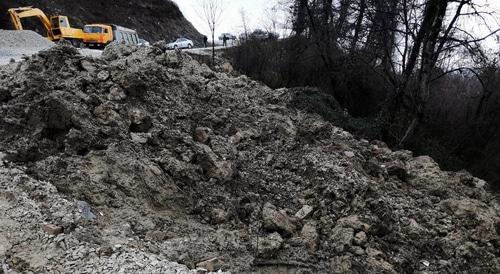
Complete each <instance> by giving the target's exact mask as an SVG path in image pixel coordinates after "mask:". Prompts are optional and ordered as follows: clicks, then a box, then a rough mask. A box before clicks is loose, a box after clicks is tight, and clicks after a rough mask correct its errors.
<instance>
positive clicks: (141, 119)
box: [128, 109, 153, 133]
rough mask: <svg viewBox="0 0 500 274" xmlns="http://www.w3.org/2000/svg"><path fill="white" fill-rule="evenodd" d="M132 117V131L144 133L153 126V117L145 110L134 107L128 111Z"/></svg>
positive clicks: (130, 117)
mask: <svg viewBox="0 0 500 274" xmlns="http://www.w3.org/2000/svg"><path fill="white" fill-rule="evenodd" d="M128 116H129V119H130V132H136V133H140V132H142V133H144V132H148V131H149V130H150V129H151V127H153V119H152V118H151V116H150V115H149V114H148V113H146V112H145V111H143V110H140V109H132V110H130V111H129V113H128Z"/></svg>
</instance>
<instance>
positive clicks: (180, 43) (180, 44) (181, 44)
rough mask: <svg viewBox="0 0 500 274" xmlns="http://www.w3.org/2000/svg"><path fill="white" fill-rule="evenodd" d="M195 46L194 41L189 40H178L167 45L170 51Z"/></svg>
mask: <svg viewBox="0 0 500 274" xmlns="http://www.w3.org/2000/svg"><path fill="white" fill-rule="evenodd" d="M193 45H194V43H193V41H191V40H189V39H187V38H177V40H175V42H172V43H169V44H167V48H168V49H190V48H192V47H193Z"/></svg>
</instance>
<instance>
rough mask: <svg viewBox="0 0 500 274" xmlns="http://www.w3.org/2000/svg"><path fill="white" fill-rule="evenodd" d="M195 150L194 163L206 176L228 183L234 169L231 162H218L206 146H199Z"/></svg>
mask: <svg viewBox="0 0 500 274" xmlns="http://www.w3.org/2000/svg"><path fill="white" fill-rule="evenodd" d="M197 150H198V152H197V153H196V155H195V158H196V162H197V163H198V164H199V165H200V166H201V168H202V169H203V171H204V172H205V175H206V176H208V177H209V178H214V179H218V180H221V181H229V180H231V179H232V178H233V175H234V169H233V164H232V162H230V161H224V160H220V159H219V157H218V156H217V155H216V154H215V153H214V152H213V151H212V149H211V148H210V147H209V146H207V145H203V144H200V145H199V146H197Z"/></svg>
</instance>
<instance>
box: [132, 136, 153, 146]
mask: <svg viewBox="0 0 500 274" xmlns="http://www.w3.org/2000/svg"><path fill="white" fill-rule="evenodd" d="M130 138H132V142H134V143H137V144H147V143H148V140H149V139H150V138H151V133H130Z"/></svg>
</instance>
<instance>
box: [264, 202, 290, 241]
mask: <svg viewBox="0 0 500 274" xmlns="http://www.w3.org/2000/svg"><path fill="white" fill-rule="evenodd" d="M262 219H263V221H264V224H263V226H264V228H265V229H267V230H269V231H276V232H280V233H282V234H283V235H284V236H291V235H292V234H293V233H294V232H295V230H296V229H297V227H296V226H295V224H293V222H292V220H291V219H290V217H288V215H287V214H286V212H285V211H283V210H277V209H276V207H275V206H274V205H272V204H271V203H266V204H264V208H263V209H262Z"/></svg>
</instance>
